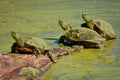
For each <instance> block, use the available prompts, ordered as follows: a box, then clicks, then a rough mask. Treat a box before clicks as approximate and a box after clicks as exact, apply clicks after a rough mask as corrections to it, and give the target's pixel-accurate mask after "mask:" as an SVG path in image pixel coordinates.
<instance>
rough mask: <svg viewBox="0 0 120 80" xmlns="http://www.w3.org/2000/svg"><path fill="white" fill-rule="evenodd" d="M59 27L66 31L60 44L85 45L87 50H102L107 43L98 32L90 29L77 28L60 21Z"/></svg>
mask: <svg viewBox="0 0 120 80" xmlns="http://www.w3.org/2000/svg"><path fill="white" fill-rule="evenodd" d="M59 25H60V26H61V28H62V29H63V30H64V34H63V36H61V37H60V39H59V44H65V45H83V46H84V47H85V48H100V47H101V46H102V42H103V41H105V39H104V38H102V37H101V36H100V35H99V34H98V33H97V32H95V31H93V30H91V29H88V28H83V27H79V28H75V29H72V27H71V26H70V25H68V24H66V23H64V22H63V21H61V20H59Z"/></svg>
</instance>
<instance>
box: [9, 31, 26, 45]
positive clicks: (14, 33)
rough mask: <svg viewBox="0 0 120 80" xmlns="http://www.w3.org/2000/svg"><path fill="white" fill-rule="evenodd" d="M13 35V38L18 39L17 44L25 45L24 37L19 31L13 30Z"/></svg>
mask: <svg viewBox="0 0 120 80" xmlns="http://www.w3.org/2000/svg"><path fill="white" fill-rule="evenodd" d="M11 36H12V37H13V39H14V40H15V41H16V43H17V45H18V46H19V47H23V46H24V42H23V39H22V37H21V36H20V35H19V34H17V33H16V32H14V31H11Z"/></svg>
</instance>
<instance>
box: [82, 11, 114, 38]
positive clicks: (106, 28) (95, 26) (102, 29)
mask: <svg viewBox="0 0 120 80" xmlns="http://www.w3.org/2000/svg"><path fill="white" fill-rule="evenodd" d="M82 17H83V19H84V20H85V23H83V24H81V26H82V27H86V28H90V29H92V30H95V31H96V32H97V33H98V34H100V35H101V36H102V37H103V38H106V40H110V39H116V34H115V33H114V31H113V29H112V26H111V25H110V24H109V23H108V22H106V21H104V20H92V19H91V18H90V17H89V16H88V15H87V14H84V13H83V14H82Z"/></svg>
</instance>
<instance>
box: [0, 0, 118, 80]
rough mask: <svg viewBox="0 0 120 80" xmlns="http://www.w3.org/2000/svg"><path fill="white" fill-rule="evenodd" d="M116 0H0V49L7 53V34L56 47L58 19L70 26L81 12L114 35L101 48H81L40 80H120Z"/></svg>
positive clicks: (79, 19)
mask: <svg viewBox="0 0 120 80" xmlns="http://www.w3.org/2000/svg"><path fill="white" fill-rule="evenodd" d="M119 8H120V0H99V1H97V0H0V50H1V51H4V52H10V47H11V45H12V43H13V42H14V40H13V39H12V37H11V35H10V32H11V31H16V32H18V33H20V34H22V35H26V36H35V37H41V38H43V39H44V40H45V41H46V42H47V43H48V45H50V46H51V47H58V44H57V42H58V39H59V37H60V36H61V35H62V33H63V30H62V29H61V28H60V26H59V25H58V20H63V21H65V22H67V23H69V24H70V25H72V26H74V27H79V26H80V25H81V23H83V22H84V21H83V19H82V17H81V14H82V13H87V14H89V15H90V16H91V17H92V18H94V19H101V20H105V21H107V22H109V23H110V24H111V25H112V26H113V29H114V31H115V33H116V35H117V39H116V40H110V41H106V42H105V43H104V47H103V48H101V49H83V50H82V51H81V52H80V53H76V54H74V55H70V56H67V57H64V58H62V59H60V60H59V61H58V63H56V64H53V65H52V66H51V68H50V69H49V70H48V72H46V73H45V74H44V75H43V76H42V77H41V80H120V77H119V76H120V53H119V52H120V38H119V37H120V9H119Z"/></svg>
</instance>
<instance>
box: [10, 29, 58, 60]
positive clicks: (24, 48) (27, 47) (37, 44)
mask: <svg viewBox="0 0 120 80" xmlns="http://www.w3.org/2000/svg"><path fill="white" fill-rule="evenodd" d="M11 35H12V37H13V39H14V40H15V41H16V42H15V43H13V46H12V47H11V49H12V50H11V52H12V53H13V52H16V51H21V52H27V53H33V54H35V55H36V57H39V56H40V54H44V55H45V54H47V55H48V57H49V58H50V59H51V61H52V62H56V58H55V57H54V55H53V54H52V52H51V51H50V47H49V46H48V45H47V44H46V43H45V41H44V40H43V39H41V38H36V37H27V36H26V37H25V36H21V35H19V34H17V33H16V32H14V31H12V32H11Z"/></svg>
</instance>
